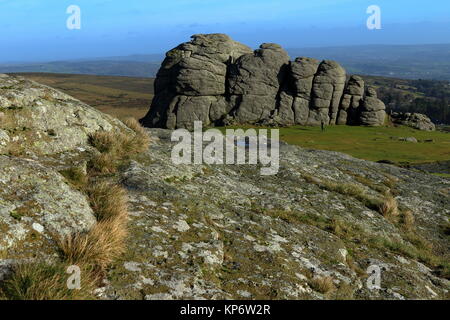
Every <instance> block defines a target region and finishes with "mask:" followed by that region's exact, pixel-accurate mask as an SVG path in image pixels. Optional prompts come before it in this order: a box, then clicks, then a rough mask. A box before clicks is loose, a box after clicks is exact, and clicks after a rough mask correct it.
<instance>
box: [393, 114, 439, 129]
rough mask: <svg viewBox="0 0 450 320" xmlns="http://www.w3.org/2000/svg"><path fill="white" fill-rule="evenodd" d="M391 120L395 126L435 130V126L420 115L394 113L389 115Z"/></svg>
mask: <svg viewBox="0 0 450 320" xmlns="http://www.w3.org/2000/svg"><path fill="white" fill-rule="evenodd" d="M391 120H392V122H393V123H395V124H400V125H404V126H408V127H411V128H414V129H417V130H423V131H435V130H436V125H435V124H434V123H433V122H432V121H431V119H430V118H428V117H427V116H426V115H424V114H421V113H401V112H394V113H392V114H391Z"/></svg>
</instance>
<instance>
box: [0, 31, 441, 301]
mask: <svg viewBox="0 0 450 320" xmlns="http://www.w3.org/2000/svg"><path fill="white" fill-rule="evenodd" d="M202 41H205V40H202ZM231 47H233V45H232V43H229V46H224V47H223V50H224V51H226V52H227V53H226V54H224V55H223V56H222V58H223V59H222V60H223V61H226V60H227V59H226V58H225V56H228V55H229V52H230V48H231ZM234 48H239V47H234ZM262 49H263V51H264V52H263V53H261V55H262V57H261V61H258V62H254V61H253V62H254V63H261V64H266V63H268V62H267V61H265V58H264V57H267V55H272V54H273V55H276V56H279V57H282V51H280V50H279V48H277V47H275V46H273V45H267V46H265V48H262ZM199 50H200V49H199ZM233 50H234V49H233ZM239 50H240V49H239ZM266 50H271V51H270V52H265V51H266ZM231 51H232V50H231ZM204 52H207V50H206V47H205V48H204ZM207 54H208V55H209V54H210V53H209V52H208V53H207ZM228 57H231V59H234V58H233V57H232V56H228ZM256 57H258V59H260V58H259V56H256ZM247 59H248V60H256V58H254V57H253V56H252V57H250V56H248V57H246V58H245V59H244V58H243V60H245V61H247ZM197 60H201V58H199V59H197ZM236 61H237V60H236ZM196 62H198V61H196ZM192 63H194V62H192ZM245 63H247V62H245ZM245 63H244V61H242V65H246V64H245ZM289 65H290V67H289V66H288V68H287V69H286V70H288V71H286V72H287V73H288V75H287V76H289V72H290V71H289V70H295V77H294V79H296V81H295V82H294V81H293V82H292V84H294V85H293V86H291V87H283V88H282V89H281V90H280V92H279V93H277V96H278V98H279V99H280V101H284V104H283V108H282V107H281V105H279V106H277V107H278V108H279V114H281V113H282V112H281V110H284V111H283V112H285V111H286V114H288V115H289V117H290V118H288V117H285V116H284V115H281V116H280V117H281V118H282V119H289V120H290V121H293V122H299V121H298V120H297V119H300V118H301V121H303V122H304V123H305V122H306V121H307V120H308V117H306V116H304V115H305V113H302V112H304V111H305V110H304V106H305V105H307V103H308V101H312V99H314V98H317V97H316V96H314V95H312V96H311V95H308V92H311V91H312V90H313V86H314V84H317V86H316V87H318V88H320V90H322V88H323V87H327V92H334V90H335V88H336V87H337V86H338V84H339V83H338V81H337V80H336V81H334V82H333V83H334V85H333V90H331V87H330V86H324V85H323V84H324V83H325V82H323V81H319V82H314V79H313V76H312V75H313V74H315V68H317V69H318V68H319V63H318V62H316V61H314V60H308V59H298V60H296V61H295V62H291V63H290V64H289ZM217 66H219V64H217ZM221 67H222V66H221ZM271 67H272V68H271V72H273V73H272V77H271V78H270V82H264V81H263V79H264V78H263V77H262V76H261V75H256V74H255V75H253V74H252V77H255V78H256V79H258V80H261V82H262V83H260V84H258V86H266V89H268V91H267V93H266V94H262V93H260V92H261V91H257V90H256V89H254V88H255V87H251V86H249V85H248V84H247V83H246V82H245V81H244V79H247V78H245V77H244V76H243V75H244V71H242V70H241V71H240V73H238V74H236V78H237V77H238V76H239V77H242V79H243V82H242V83H243V84H242V85H240V86H239V88H246V90H247V89H248V90H250V88H251V90H255V91H252V92H257V93H258V94H255V95H257V96H260V97H264V96H271V95H273V94H274V92H275V90H274V89H272V90H269V88H271V87H272V86H273V84H274V83H276V81H277V80H276V79H277V78H276V77H274V73H275V71H274V70H276V69H277V65H274V64H271ZM297 68H298V69H297ZM175 69H176V67H175ZM175 69H173V70H175ZM218 69H219V68H218ZM218 69H217V70H218ZM325 69H326V68H325V67H323V69H322V70H325ZM327 70H328V69H327ZM166 71H167V70H166ZM280 71H282V72H285V71H284V70H280ZM335 71H337V70H335ZM335 71H333V72H335ZM167 72H169V71H167ZM170 72H172V71H170ZM190 72H192V73H194V74H195V73H197V72H200V71H198V70H196V69H195V68H194V69H192V71H190ZM219 74H220V72H218V73H217V74H216V75H215V77H219ZM225 78H226V77H225ZM0 79H2V80H0V110H1V111H0V112H1V113H3V115H1V114H0V118H3V120H2V121H3V122H2V123H1V124H0V143H2V144H3V147H2V148H0V299H1V298H2V288H3V284H4V282H5V281H4V280H5V279H8V276H10V275H11V273H12V272H13V270H12V267H13V266H16V265H18V264H21V263H25V262H27V263H40V262H42V261H44V262H46V263H48V262H52V261H53V262H55V263H56V262H59V261H60V259H61V253H60V251H59V250H58V247H57V245H56V243H55V241H54V239H55V238H54V236H55V234H56V236H64V235H67V234H73V233H76V232H81V233H83V232H84V231H86V230H88V229H90V227H91V226H92V224H93V223H95V221H96V213H95V210H94V208H95V205H93V204H92V203H90V201H89V200H88V197H87V196H86V194H84V193H83V190H78V189H77V187H76V186H75V185H74V184H73V181H72V183H71V182H70V181H71V180H70V179H68V178H65V177H64V176H63V175H62V174H61V173H60V172H63V170H65V169H68V168H73V167H77V168H78V167H81V166H82V165H83V163H84V167H85V168H86V161H87V160H88V159H90V157H91V156H92V155H93V154H95V150H94V149H95V148H93V147H90V146H89V144H88V143H87V141H86V140H87V135H86V133H87V132H94V131H95V130H97V129H98V130H100V128H105V129H110V130H122V129H123V128H122V127H123V125H121V124H120V122H116V121H113V120H112V119H111V118H110V117H108V116H106V115H104V114H102V113H100V112H98V111H96V110H95V109H94V108H91V107H89V106H87V105H84V104H82V103H81V102H79V101H78V100H75V99H73V98H70V97H68V96H66V95H64V94H62V93H60V92H58V91H56V90H53V89H50V88H48V87H44V86H41V85H39V84H37V83H34V82H30V81H27V80H25V79H23V78H16V77H7V76H3V77H1V78H0ZM199 79H200V78H199ZM211 79H214V77H213V76H212V75H211ZM267 79H269V77H268V78H267ZM161 81H163V79H160V80H159V81H158V85H160V84H161ZM352 82H353V86H354V88H355V89H348V90H346V91H345V93H346V94H348V95H350V96H352V97H351V99H350V100H351V101H353V98H354V100H355V104H356V101H357V100H358V99H359V98H358V96H360V94H359V93H361V90H356V87H358V88H359V87H360V81H358V79H357V78H356V79H355V78H354V80H353V81H352ZM218 83H219V82H216V83H209V84H208V85H209V86H210V87H209V89H205V90H207V91H205V94H208V95H205V96H197V95H179V96H178V97H177V98H176V99H178V100H180V101H185V102H186V101H190V102H189V103H191V105H192V99H199V100H201V99H203V98H204V97H206V98H207V99H210V100H208V101H213V102H214V101H218V100H219V99H220V98H224V97H225V95H221V94H219V95H214V94H213V93H217V92H218V91H219V90H217V91H214V90H215V89H213V88H214V87H217V89H219V88H218V86H219V84H218ZM319 83H320V86H319V85H318V84H319ZM330 83H331V82H330ZM358 83H359V84H358ZM8 84H9V85H8ZM172 85H173V87H172V88H175V87H177V86H178V85H180V87H178V88H179V89H180V90H183V92H188V91H191V92H194V91H195V92H198V90H202V89H201V88H202V86H200V87H195V86H194V84H192V86H190V85H185V86H184V87H183V88H182V87H181V82H180V83H178V82H173V84H172ZM162 88H164V89H162ZM223 88H225V89H224V90H225V92H227V90H228V89H227V88H226V86H225V87H221V88H220V90H222V89H223ZM237 88H238V85H237V83H236V86H235V89H234V90H236V91H234V92H235V93H236V96H238V95H240V93H237V92H244V91H237ZM159 89H160V90H166V89H167V88H166V87H165V86H163V87H159ZM316 91H317V90H316ZM322 91H324V90H322ZM160 92H161V91H160ZM169 92H172V93H173V94H175V95H174V96H173V97H176V96H177V95H178V94H177V93H176V91H169ZM317 92H318V91H317ZM319 94H321V93H319ZM371 94H372V93H371ZM243 95H244V94H243ZM163 97H164V96H163V95H159V98H160V99H162V98H163ZM289 97H292V105H293V106H295V107H293V108H292V110H293V113H290V112H289V110H288V109H289V108H288V106H289V105H290V98H289ZM323 97H325V96H324V95H323ZM326 97H327V99H330V100H329V101H330V103H331V102H332V101H333V93H331V95H330V94H328V95H327V96H326ZM206 98H205V99H206ZM347 98H348V97H347ZM261 99H262V100H264V98H261ZM283 99H284V100H283ZM178 100H177V102H176V103H178V102H179V101H178ZM369 100H373V99H369ZM369 100H367V101H366V103H365V106H366V107H367V106H371V102H370V101H369ZM236 101H238V102H240V103H242V101H239V99H236ZM327 101H328V100H327ZM350 105H352V104H351V103H350ZM182 106H183V107H185V106H186V104H182ZM379 107H380V106H378V108H379ZM302 108H303V109H302ZM349 108H350V107H347V103H346V104H345V105H341V106H340V107H339V113H340V112H342V110H344V111H345V110H349ZM378 108H375V109H378ZM58 109H62V111H59V110H58ZM366 109H370V108H368V107H367V108H366ZM372 109H373V108H372ZM298 110H301V112H297V111H298ZM370 110H371V109H370ZM63 111H64V112H63ZM365 112H369V111H365ZM374 112H375V113H376V112H377V111H374ZM180 114H181V116H183V113H180ZM39 115H43V116H39ZM77 115H78V116H77ZM166 115H170V114H167V113H166ZM299 115H301V116H299ZM53 116H54V117H57V118H52V117H53ZM292 116H294V117H292ZM297 116H299V117H300V118H296V117H297ZM46 118H48V122H46V121H44V119H46ZM177 118H178V114H177V113H175V114H174V115H173V120H175V121H176V120H177ZM338 118H339V115H338ZM154 119H155V120H156V118H154ZM182 119H183V118H182ZM165 121H167V117H166V118H165ZM183 121H187V119H184V120H183ZM187 123H188V122H180V124H181V125H184V124H187ZM23 124H24V125H23ZM175 124H176V122H175ZM24 127H26V128H31V129H26V130H24ZM91 130H92V131H91ZM71 132H72V133H73V135H74V136H71V135H70V134H69V133H71ZM44 133H48V134H44ZM145 133H147V134H148V135H149V136H150V138H151V141H152V144H151V145H150V147H149V149H148V150H145V151H144V153H143V154H141V156H139V157H136V158H132V159H129V160H127V161H125V162H124V163H123V165H121V166H119V167H118V172H116V173H114V174H113V173H111V174H108V175H107V177H106V176H105V177H102V178H101V180H102V181H103V179H112V180H114V181H120V183H121V184H122V185H123V187H125V188H127V191H128V195H129V210H128V211H129V213H130V215H129V221H128V228H129V237H128V238H127V245H126V250H127V251H126V252H125V253H124V254H123V255H121V256H120V257H119V258H118V259H116V260H115V261H114V262H113V263H112V265H111V267H110V268H107V269H106V270H104V277H105V279H104V281H102V288H99V289H97V290H96V291H95V294H96V296H98V297H99V298H100V299H114V300H122V299H139V300H142V299H143V298H145V299H191V300H193V299H194V300H197V299H220V300H225V299H270V300H275V299H320V300H322V299H370V300H374V299H390V300H391V299H446V297H448V290H449V288H450V282H449V280H448V267H446V264H442V263H446V262H447V261H448V260H449V250H448V248H449V240H448V236H447V234H446V233H448V215H449V213H450V210H449V208H450V197H449V190H448V187H449V182H448V180H447V179H446V178H443V177H438V176H433V175H429V174H422V173H420V172H415V171H411V170H406V169H403V168H398V167H395V166H391V165H385V164H380V163H375V162H370V161H364V160H360V159H355V158H352V157H350V156H348V155H345V154H341V153H338V152H330V151H319V150H305V149H303V148H300V147H297V146H293V145H288V144H285V143H281V144H280V171H279V173H278V174H277V175H275V176H264V177H262V176H260V166H258V165H206V164H201V165H199V164H182V165H174V164H173V162H172V160H171V155H172V154H171V151H172V149H173V146H174V142H172V141H171V133H172V131H170V130H164V129H148V130H146V131H145ZM17 141H21V142H22V143H23V144H24V145H25V147H26V148H25V150H24V152H14V155H12V154H11V151H14V148H13V149H10V147H11V146H12V147H15V146H16V145H15V143H16V142H17ZM236 148H239V146H236ZM97 152H98V151H97ZM96 179H98V177H97V178H96ZM81 189H83V188H81ZM389 191H390V192H392V194H393V195H395V197H396V201H397V202H398V207H399V209H401V214H402V215H401V216H399V219H398V220H395V221H394V220H391V219H387V218H386V217H384V216H383V215H382V214H380V212H379V211H378V210H379V204H380V203H381V202H383V201H384V199H385V197H386V192H389ZM407 213H409V217H410V222H409V223H410V224H409V225H408V224H406V222H403V220H405V221H406V219H404V218H403V215H404V216H405V217H407V215H406V214H407ZM408 226H409V228H408ZM412 232H413V235H414V237H412V236H411V234H412ZM424 244H425V245H424ZM428 248H429V249H428ZM64 266H65V265H64ZM374 266H376V267H379V268H381V270H382V283H381V286H382V289H380V290H374V289H372V288H369V287H368V286H367V284H366V283H367V270H370V269H368V268H372V267H374ZM102 274H103V272H102ZM83 275H84V273H83ZM63 276H64V277H69V275H68V274H66V273H65V270H63ZM82 277H83V278H84V276H82ZM322 278H328V279H332V280H333V286H335V287H336V288H335V290H334V289H333V290H331V291H330V292H324V291H323V290H322V289H321V288H318V286H316V285H314V281H315V280H318V279H322ZM64 279H66V278H64ZM31 283H33V282H31ZM99 285H100V282H99Z"/></svg>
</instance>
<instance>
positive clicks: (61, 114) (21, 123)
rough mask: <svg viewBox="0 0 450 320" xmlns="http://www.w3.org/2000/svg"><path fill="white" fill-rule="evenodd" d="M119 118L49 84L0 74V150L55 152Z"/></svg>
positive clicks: (115, 123)
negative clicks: (45, 84) (48, 85)
mask: <svg viewBox="0 0 450 320" xmlns="http://www.w3.org/2000/svg"><path fill="white" fill-rule="evenodd" d="M118 126H119V127H120V126H122V127H123V125H120V123H119V121H117V120H115V119H114V118H112V117H110V116H108V115H106V114H104V113H102V112H99V111H97V110H95V109H94V108H91V107H90V106H88V105H86V104H84V103H82V102H81V101H79V100H77V99H75V98H72V97H71V96H68V95H66V94H64V93H62V92H60V91H57V90H55V89H53V88H50V87H47V86H44V85H41V84H38V83H36V82H34V81H30V80H27V79H25V78H22V77H18V76H8V75H0V151H2V149H3V150H5V148H6V146H7V145H8V150H7V152H9V153H11V154H16V155H17V154H26V153H28V154H32V153H39V154H55V153H59V152H64V151H67V150H72V149H74V148H75V147H81V148H82V147H86V146H87V144H88V143H87V141H88V135H89V134H90V133H93V132H95V131H99V130H105V131H110V130H112V129H113V128H114V127H118Z"/></svg>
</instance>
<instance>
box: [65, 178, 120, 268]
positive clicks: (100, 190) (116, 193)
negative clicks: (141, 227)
mask: <svg viewBox="0 0 450 320" xmlns="http://www.w3.org/2000/svg"><path fill="white" fill-rule="evenodd" d="M87 194H88V197H89V201H90V204H91V207H92V209H93V211H94V213H95V215H96V218H97V221H98V223H97V224H96V225H95V226H94V227H93V228H92V229H91V230H90V231H89V232H88V233H78V234H74V235H71V236H68V237H66V238H64V239H59V241H58V244H59V248H60V249H61V252H62V253H63V256H64V258H65V259H66V260H67V261H69V262H70V263H73V264H88V265H92V266H96V267H99V268H101V269H104V268H105V267H106V266H107V265H108V264H110V263H111V262H112V261H113V260H114V259H115V258H117V257H118V256H119V255H120V254H121V253H123V252H124V248H125V239H126V236H127V221H128V208H127V202H128V199H127V193H126V191H125V190H124V189H123V188H121V187H120V186H118V185H113V184H110V183H106V182H98V183H94V184H93V185H91V186H90V187H89V188H88V189H87Z"/></svg>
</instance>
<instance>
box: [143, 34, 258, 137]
mask: <svg viewBox="0 0 450 320" xmlns="http://www.w3.org/2000/svg"><path fill="white" fill-rule="evenodd" d="M250 53H252V50H251V49H250V48H248V47H247V46H245V45H243V44H241V43H239V42H236V41H233V40H231V39H230V37H228V36H227V35H225V34H206V35H194V36H192V41H190V42H186V43H183V44H181V45H179V46H178V47H176V48H174V49H172V50H170V51H169V52H167V54H166V59H165V60H164V62H163V63H162V66H161V69H160V70H159V72H158V74H157V78H156V80H155V98H154V100H153V102H152V106H151V108H150V111H149V113H148V114H147V116H146V117H145V118H144V119H143V120H142V122H143V124H144V125H146V126H149V127H165V128H172V129H173V128H192V126H193V123H192V122H193V120H201V121H205V124H206V125H207V124H209V122H210V118H209V115H210V113H211V114H212V116H213V119H214V121H215V120H217V119H220V118H221V117H222V116H223V115H224V114H226V113H227V112H228V111H229V110H228V108H227V106H225V105H224V100H223V99H221V97H223V96H224V95H225V93H226V75H227V70H228V66H229V64H231V63H233V62H234V61H235V60H236V59H238V58H239V57H240V56H242V55H243V54H250Z"/></svg>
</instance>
